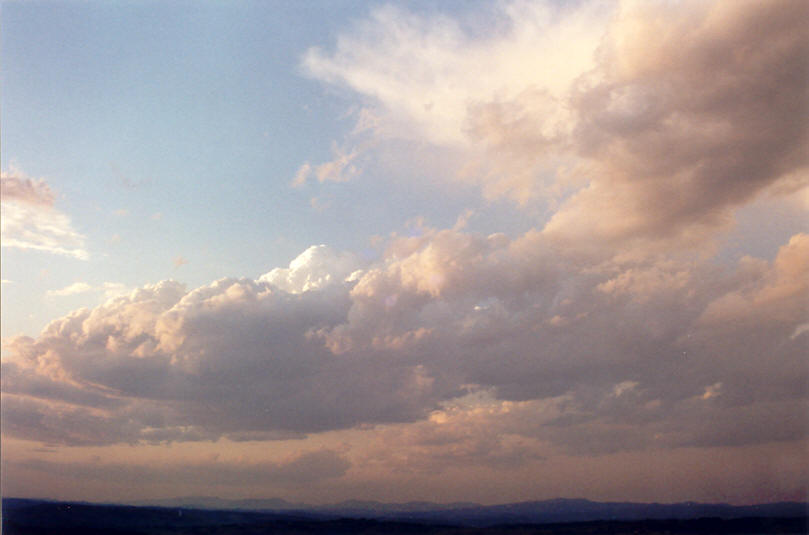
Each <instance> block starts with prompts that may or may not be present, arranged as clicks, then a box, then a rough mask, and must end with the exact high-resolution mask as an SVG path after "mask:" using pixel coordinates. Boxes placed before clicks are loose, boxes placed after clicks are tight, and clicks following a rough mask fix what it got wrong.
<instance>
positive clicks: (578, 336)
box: [3, 229, 809, 453]
mask: <svg viewBox="0 0 809 535" xmlns="http://www.w3.org/2000/svg"><path fill="white" fill-rule="evenodd" d="M807 245H809V240H807V239H806V236H804V235H797V236H795V237H794V238H793V239H792V240H791V241H790V243H789V244H787V245H785V246H784V247H783V248H782V250H781V252H780V253H779V255H778V257H777V258H776V260H775V261H774V262H773V263H769V262H767V261H765V260H760V261H755V262H753V261H752V260H744V261H743V262H742V263H741V264H740V266H739V267H738V269H736V270H731V271H726V270H722V269H718V268H717V267H715V266H711V265H709V264H706V265H701V266H700V265H693V264H692V263H690V262H684V263H677V262H675V261H672V260H665V261H663V262H657V263H655V262H649V261H648V260H644V261H643V262H641V263H638V264H635V265H632V266H630V267H627V266H621V265H613V264H609V263H607V264H604V263H603V262H598V263H597V264H586V263H581V264H578V265H577V264H574V263H571V262H570V259H568V258H566V257H565V256H564V253H563V252H560V251H558V250H556V249H555V248H554V245H553V243H552V242H548V241H546V240H545V239H544V238H543V237H542V235H541V234H538V233H529V234H527V235H525V236H523V237H521V238H518V239H513V240H512V239H509V238H506V237H505V236H498V235H493V236H489V237H484V236H480V235H476V234H466V233H462V232H460V231H447V230H445V231H432V230H429V229H428V230H427V232H425V233H424V235H422V236H421V237H418V238H394V239H392V241H391V243H390V247H389V249H388V251H387V253H386V255H385V257H384V258H383V259H382V260H380V261H378V262H376V263H373V264H370V265H366V266H365V267H364V268H363V269H362V270H360V271H357V270H355V267H356V265H355V262H356V260H355V259H354V258H353V257H352V256H350V255H346V254H343V253H337V252H334V251H331V250H329V249H328V248H323V247H315V248H312V249H310V250H308V251H306V252H305V253H304V254H303V255H301V256H300V257H299V258H297V259H295V260H294V261H293V262H292V263H291V265H290V267H289V268H285V269H278V270H274V271H272V272H270V273H268V274H267V275H265V276H263V277H262V278H261V279H259V280H258V281H253V280H249V279H223V280H220V281H217V282H215V283H212V284H210V285H208V286H203V287H200V288H197V289H194V290H192V291H187V290H185V288H183V287H182V286H181V285H180V284H178V283H175V282H171V281H167V282H163V283H160V284H159V285H155V286H149V287H145V288H142V289H140V290H137V291H135V292H133V293H131V294H130V295H128V296H125V297H119V298H117V299H114V300H111V301H109V302H107V303H105V304H104V305H102V306H100V307H97V308H95V309H92V310H80V311H77V312H75V313H72V314H70V315H68V316H66V317H64V318H62V319H59V320H56V321H54V322H52V323H51V324H50V325H49V326H48V327H47V328H46V329H45V330H44V331H43V333H42V334H41V335H40V336H39V337H38V338H36V339H31V338H15V339H12V340H10V341H9V342H8V343H7V354H8V355H9V357H8V359H7V361H6V362H5V363H4V364H3V366H4V374H3V380H4V387H3V388H4V392H6V399H5V402H4V406H3V410H4V432H6V433H7V434H10V435H12V436H19V437H23V438H28V439H35V440H41V441H44V442H51V443H59V442H61V443H68V444H94V443H98V444H104V443H114V442H132V443H134V442H151V443H154V442H163V441H174V440H179V441H183V440H202V439H213V438H217V437H220V436H230V437H231V438H234V439H239V437H243V436H249V437H252V438H253V439H256V438H262V437H263V438H273V437H276V438H278V437H284V436H290V435H288V434H289V433H292V434H293V435H294V434H295V433H312V432H319V431H325V430H330V429H345V428H351V427H354V426H357V425H362V424H378V423H389V422H415V421H421V420H425V419H426V418H428V416H429V415H430V414H431V413H432V411H434V410H436V409H438V408H440V407H441V406H443V404H444V403H447V402H450V401H451V400H453V399H456V398H459V397H462V396H464V395H465V393H468V392H476V391H487V392H491V395H492V396H494V398H495V399H499V400H503V401H511V402H523V401H531V400H536V401H543V400H544V401H543V403H544V405H542V406H543V407H547V406H548V405H547V402H549V401H550V400H554V399H557V400H563V402H559V404H557V405H556V406H555V408H554V409H553V411H555V412H553V411H552V413H547V414H552V416H553V417H552V418H551V417H549V418H547V419H544V420H543V419H538V420H535V422H534V424H532V425H528V426H524V425H522V423H525V422H526V421H528V419H526V420H517V421H515V424H514V428H513V429H511V430H510V432H511V433H515V434H517V435H520V436H527V437H533V438H536V439H541V440H545V441H550V442H551V443H554V444H558V445H559V447H561V448H562V449H563V451H568V452H574V453H575V452H578V453H587V452H598V451H620V450H622V449H635V448H646V447H653V446H661V447H675V446H684V445H733V444H748V443H751V442H752V443H755V442H757V441H766V440H772V439H777V440H792V439H797V438H801V437H803V436H805V433H806V426H805V425H803V420H802V419H801V418H800V417H799V416H800V414H801V413H802V412H801V405H802V404H803V403H805V400H806V389H805V381H806V379H807V370H806V367H805V355H804V352H803V351H804V350H805V347H806V336H805V334H803V335H799V336H792V335H793V334H794V333H795V331H796V329H797V328H798V327H799V326H800V325H802V324H803V323H805V321H806V317H807V313H808V312H809V311H807V307H806V303H805V299H804V298H803V297H804V296H805V293H806V284H805V281H803V282H802V279H803V277H802V275H803V274H805V271H804V270H803V268H802V267H801V266H802V264H801V263H800V262H801V261H802V260H801V259H803V258H809V249H808V248H807ZM751 263H752V264H753V265H754V269H751V268H750V265H751ZM329 266H333V269H334V270H333V271H331V272H328V267H329ZM660 281H663V283H661V282H660ZM669 281H678V282H677V283H676V284H671V283H670V282H669ZM737 294H738V297H737ZM739 299H741V300H742V301H744V302H755V301H756V300H759V301H763V302H765V303H766V306H764V307H745V306H734V307H731V308H733V310H735V311H736V313H737V314H741V318H743V321H740V317H739V316H738V315H737V316H732V315H730V314H729V313H728V312H727V308H728V305H727V304H726V303H728V302H731V301H732V302H736V301H738V300H739ZM560 318H561V319H562V320H560ZM742 327H743V328H742ZM751 382H752V383H753V384H755V385H756V386H755V388H754V389H752V390H751V388H750V384H751ZM720 383H721V387H716V385H717V384H720ZM709 390H710V391H711V392H712V395H710V396H705V393H706V392H707V391H709ZM554 403H556V402H554ZM527 407H528V408H526V409H521V410H522V411H527V413H530V411H531V410H533V409H531V407H532V406H531V405H530V404H529V405H527ZM543 410H547V409H543ZM516 412H517V413H519V412H520V411H516ZM706 413H710V414H714V415H715V416H716V417H717V418H719V419H726V421H728V422H734V423H733V425H730V423H729V424H728V425H729V427H723V426H721V425H717V426H714V427H711V428H708V427H705V425H704V422H705V420H704V415H705V414H706ZM773 416H778V417H777V418H773ZM503 421H504V422H508V421H509V418H505V417H504V418H503ZM627 429H631V432H627ZM584 437H590V438H589V439H588V441H584ZM610 437H613V438H610ZM585 443H586V444H589V445H588V446H587V448H585V449H583V444H585Z"/></svg>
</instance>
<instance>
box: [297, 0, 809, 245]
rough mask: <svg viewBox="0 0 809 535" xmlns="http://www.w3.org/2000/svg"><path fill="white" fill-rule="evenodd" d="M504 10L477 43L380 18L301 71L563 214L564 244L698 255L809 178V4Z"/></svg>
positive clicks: (559, 229) (448, 31) (442, 21)
mask: <svg viewBox="0 0 809 535" xmlns="http://www.w3.org/2000/svg"><path fill="white" fill-rule="evenodd" d="M498 9H499V11H498V12H497V13H495V14H494V15H493V16H492V17H490V18H494V20H497V21H499V23H498V24H496V25H495V28H494V30H493V31H489V32H487V33H486V34H485V35H484V36H481V35H480V34H478V33H475V32H474V31H471V30H469V29H467V28H465V27H464V26H463V25H462V24H461V23H460V22H458V21H456V20H454V19H450V18H448V17H429V18H428V17H422V16H420V15H418V14H413V13H410V12H407V11H403V10H400V9H397V8H392V7H385V8H380V9H377V10H375V11H374V12H373V13H372V14H371V17H370V18H369V19H368V20H366V21H363V22H361V23H358V24H357V25H356V26H355V27H354V28H353V29H352V30H351V31H347V32H345V33H343V34H341V35H340V36H339V38H338V40H337V43H336V46H335V47H334V50H332V51H323V50H320V49H312V50H310V51H309V53H308V54H307V55H306V56H305V58H304V61H303V64H304V66H305V68H306V69H307V71H308V72H309V73H310V75H311V76H313V77H316V78H318V79H321V80H323V81H325V82H328V83H332V84H338V85H342V86H345V87H348V88H349V89H351V90H353V91H354V92H355V93H356V94H357V95H358V96H359V97H360V98H361V99H362V102H363V103H364V105H365V106H367V107H368V108H369V109H370V110H373V111H372V113H371V114H372V115H373V116H374V118H375V120H374V122H373V124H372V125H371V126H370V129H371V130H372V131H373V132H374V133H375V135H376V136H377V137H379V138H382V139H385V138H399V139H401V138H406V139H415V140H420V141H423V140H429V141H431V142H432V144H433V145H434V146H436V147H453V148H454V149H457V150H460V151H461V153H462V154H463V155H464V156H463V157H462V160H463V165H462V170H460V171H458V173H457V177H459V178H466V179H471V180H474V181H476V182H478V183H479V184H480V186H481V188H482V190H483V192H484V194H485V195H487V196H489V197H500V196H507V197H511V198H513V199H515V200H517V201H519V202H520V203H522V204H524V205H531V206H533V205H536V204H537V203H544V204H545V205H547V206H549V207H550V208H551V209H552V212H551V217H550V221H549V222H548V224H547V227H546V228H545V232H546V233H547V234H548V235H549V236H552V237H554V238H556V239H559V240H568V241H569V240H577V241H590V242H592V243H605V242H606V243H608V244H610V245H613V246H614V245H616V244H618V243H621V242H626V241H627V240H630V241H637V240H639V239H640V240H648V239H652V240H658V241H659V240H668V241H671V240H675V241H678V242H680V243H683V244H687V245H693V244H695V243H700V242H702V241H704V240H705V239H706V237H708V236H710V235H711V234H712V232H713V231H714V230H715V229H717V228H721V227H723V226H726V225H727V224H728V223H729V222H730V221H731V220H732V211H731V209H732V208H733V207H735V206H739V205H741V204H744V203H746V202H749V201H750V200H751V199H753V198H754V197H755V196H756V195H757V194H758V193H760V192H762V191H764V190H768V191H781V192H782V193H790V192H793V191H797V190H799V189H801V188H803V187H805V186H806V184H807V174H806V169H807V165H808V164H809V160H808V159H807V158H808V157H807V151H806V150H805V147H806V145H807V143H809V126H807V122H806V121H805V120H804V119H803V118H804V117H805V116H806V114H807V111H809V110H808V109H807V106H809V104H807V103H809V82H807V80H809V72H807V70H808V69H809V68H808V67H807V63H806V61H805V59H806V57H807V55H809V31H807V29H806V25H805V24H803V22H804V21H805V20H806V19H807V16H809V8H807V6H806V3H805V2H800V1H799V0H781V1H776V2H767V3H761V2H752V1H741V2H677V3H675V4H672V3H666V2H651V3H646V2H632V1H625V2H621V3H617V4H605V3H601V2H584V3H577V4H576V6H563V7H559V6H553V5H551V4H550V3H546V2H512V3H508V4H506V5H505V7H502V8H498ZM489 15H491V14H489ZM366 115H367V114H366ZM363 117H364V116H363ZM362 130H363V131H365V130H367V129H362ZM779 184H780V187H776V186H777V185H779Z"/></svg>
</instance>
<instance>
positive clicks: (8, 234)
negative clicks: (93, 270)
mask: <svg viewBox="0 0 809 535" xmlns="http://www.w3.org/2000/svg"><path fill="white" fill-rule="evenodd" d="M0 182H1V183H2V204H1V206H2V236H3V240H2V245H3V247H15V248H19V249H30V250H37V251H44V252H48V253H53V254H61V255H66V256H72V257H75V258H79V259H87V258H88V256H89V255H88V253H87V251H86V250H85V244H84V242H85V238H84V236H83V235H81V234H80V233H78V232H77V231H76V230H74V229H73V226H72V224H71V222H70V218H69V217H68V216H67V215H65V214H63V213H62V212H60V211H59V210H57V209H56V208H54V206H53V204H54V194H53V191H52V190H51V189H50V187H49V186H48V185H47V183H45V182H44V181H42V180H33V179H31V178H28V177H26V176H25V175H24V174H23V173H22V172H21V171H19V170H17V169H14V168H12V169H11V170H9V171H3V172H2V175H0Z"/></svg>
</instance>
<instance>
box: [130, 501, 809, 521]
mask: <svg viewBox="0 0 809 535" xmlns="http://www.w3.org/2000/svg"><path fill="white" fill-rule="evenodd" d="M130 505H140V506H146V505H148V506H158V507H176V508H189V509H211V510H233V511H261V512H273V513H298V514H300V513H305V514H307V515H312V516H314V517H322V518H337V517H343V518H368V519H376V520H395V521H402V520H406V521H416V522H429V523H447V524H454V525H459V524H460V525H470V526H490V525H495V524H522V523H530V524H535V523H556V522H587V521H595V520H643V519H690V518H707V517H714V518H724V519H732V518H745V517H773V518H774V517H782V518H783V517H799V516H807V515H809V503H801V502H778V503H767V504H758V505H744V506H738V505H730V504H726V503H714V504H708V503H697V502H683V503H672V504H662V503H633V502H594V501H590V500H585V499H567V498H558V499H554V500H544V501H529V502H520V503H508V504H502V505H480V504H476V503H470V502H456V503H447V504H439V503H432V502H407V503H383V502H377V501H358V500H350V501H344V502H339V503H335V504H330V505H307V504H302V503H291V502H288V501H286V500H282V499H280V498H272V499H265V500H260V499H252V500H225V499H221V498H215V497H207V496H194V497H183V498H174V499H168V500H147V501H140V502H133V503H130Z"/></svg>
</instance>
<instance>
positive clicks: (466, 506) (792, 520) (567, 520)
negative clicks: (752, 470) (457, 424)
mask: <svg viewBox="0 0 809 535" xmlns="http://www.w3.org/2000/svg"><path fill="white" fill-rule="evenodd" d="M150 503H151V505H146V504H144V503H141V504H140V505H138V506H135V505H123V504H89V503H82V502H58V501H49V500H30V499H19V498H3V500H2V504H3V508H2V515H1V516H2V533H3V535H43V534H46V533H59V534H60V535H110V534H115V535H153V534H155V533H166V534H173V535H191V534H194V535H199V534H201V533H205V534H206V535H234V534H238V535H259V534H265V533H274V534H276V535H326V534H328V535H353V534H356V533H362V534H363V535H383V534H384V535H392V534H399V535H418V534H422V533H428V534H430V535H504V534H508V535H517V534H526V535H527V534H534V535H581V534H591V535H595V534H603V533H611V534H614V535H630V534H634V535H661V534H664V533H665V534H669V535H694V534H708V533H710V534H712V535H742V534H744V535H749V534H751V533H756V534H806V533H809V516H807V512H808V510H809V506H808V505H809V504H806V503H797V502H784V503H770V504H761V505H752V506H741V507H739V506H733V505H728V504H700V503H693V502H687V503H677V504H646V503H600V502H592V501H589V500H571V499H557V500H547V501H536V502H522V503H511V504H503V505H493V506H483V505H478V504H470V503H453V504H435V503H430V502H409V503H401V504H386V503H381V502H374V501H347V502H341V503H337V504H332V505H326V506H309V505H304V504H293V503H290V502H287V501H284V500H281V499H270V500H222V499H219V498H211V497H187V498H176V499H172V500H153V501H150Z"/></svg>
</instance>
